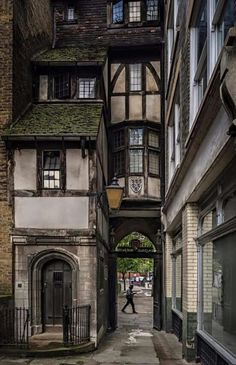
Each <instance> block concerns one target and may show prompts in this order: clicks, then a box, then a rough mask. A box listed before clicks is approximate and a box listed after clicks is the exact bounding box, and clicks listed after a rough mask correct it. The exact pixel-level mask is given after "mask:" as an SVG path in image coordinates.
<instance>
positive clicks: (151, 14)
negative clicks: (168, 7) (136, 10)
mask: <svg viewBox="0 0 236 365" xmlns="http://www.w3.org/2000/svg"><path fill="white" fill-rule="evenodd" d="M157 19H158V0H147V20H157Z"/></svg>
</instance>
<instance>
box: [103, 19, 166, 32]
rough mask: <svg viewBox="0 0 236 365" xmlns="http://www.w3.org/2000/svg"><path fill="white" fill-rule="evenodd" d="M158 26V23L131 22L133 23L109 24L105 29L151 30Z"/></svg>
mask: <svg viewBox="0 0 236 365" xmlns="http://www.w3.org/2000/svg"><path fill="white" fill-rule="evenodd" d="M158 26H160V21H158V20H156V21H144V22H133V23H120V24H109V25H108V26H107V29H108V30H109V29H110V30H112V29H113V30H114V29H132V28H141V27H145V28H153V27H155V28H156V27H158Z"/></svg>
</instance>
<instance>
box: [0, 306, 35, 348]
mask: <svg viewBox="0 0 236 365" xmlns="http://www.w3.org/2000/svg"><path fill="white" fill-rule="evenodd" d="M0 324H1V330H0V345H1V346H17V347H28V345H29V310H28V309H26V308H11V309H1V310H0Z"/></svg>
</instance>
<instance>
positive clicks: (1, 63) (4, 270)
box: [0, 0, 13, 295]
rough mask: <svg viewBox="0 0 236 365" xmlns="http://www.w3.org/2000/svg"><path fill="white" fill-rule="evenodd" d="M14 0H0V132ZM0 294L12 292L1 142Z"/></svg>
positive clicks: (8, 106)
mask: <svg viewBox="0 0 236 365" xmlns="http://www.w3.org/2000/svg"><path fill="white" fill-rule="evenodd" d="M12 7H13V1H12V0H3V1H1V3H0V133H1V131H2V129H3V127H4V126H5V125H6V124H7V123H8V122H9V121H11V118H12V42H13V34H12V16H13V11H12ZM0 220H1V221H0V226H1V230H0V295H1V294H11V282H12V272H11V266H12V265H11V262H12V261H11V245H10V240H9V232H10V228H11V208H10V207H9V205H8V201H7V159H6V150H5V146H4V144H3V143H2V142H0Z"/></svg>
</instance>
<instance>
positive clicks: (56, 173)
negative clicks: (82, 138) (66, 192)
mask: <svg viewBox="0 0 236 365" xmlns="http://www.w3.org/2000/svg"><path fill="white" fill-rule="evenodd" d="M60 179H61V153H60V151H44V152H43V188H44V189H60V187H61V182H60Z"/></svg>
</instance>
